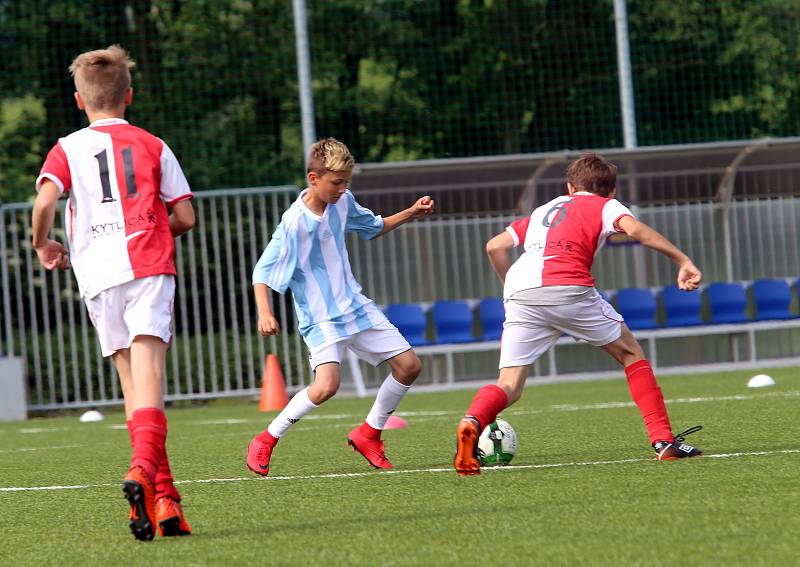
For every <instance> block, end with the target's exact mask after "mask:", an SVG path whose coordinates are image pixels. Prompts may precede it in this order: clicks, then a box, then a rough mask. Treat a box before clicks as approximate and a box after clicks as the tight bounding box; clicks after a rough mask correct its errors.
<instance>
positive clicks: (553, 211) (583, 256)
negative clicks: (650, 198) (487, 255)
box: [503, 191, 633, 304]
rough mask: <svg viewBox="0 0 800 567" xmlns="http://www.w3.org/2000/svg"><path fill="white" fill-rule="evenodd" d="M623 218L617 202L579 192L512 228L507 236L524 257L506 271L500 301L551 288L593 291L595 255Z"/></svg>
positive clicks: (623, 211)
mask: <svg viewBox="0 0 800 567" xmlns="http://www.w3.org/2000/svg"><path fill="white" fill-rule="evenodd" d="M624 216H631V217H632V216H633V214H632V213H631V211H630V210H629V209H628V208H627V207H626V206H625V205H623V204H622V203H620V202H619V201H617V200H616V199H610V198H607V197H600V196H598V195H594V194H592V193H587V192H584V191H579V192H576V193H575V194H573V195H571V196H570V195H564V196H561V197H556V198H555V199H553V200H552V201H550V202H549V203H546V204H544V205H542V206H541V207H537V208H536V209H535V210H534V211H533V213H532V214H531V215H530V216H529V217H526V218H524V219H520V220H518V221H515V222H513V223H512V224H511V226H509V227H507V228H506V230H507V231H508V232H509V234H511V237H512V238H513V239H514V245H515V246H519V245H523V246H524V247H525V252H524V253H523V254H522V256H520V257H519V258H518V259H517V261H516V262H514V264H513V265H512V266H511V269H510V270H509V271H508V274H507V275H506V283H505V287H504V290H503V296H504V297H505V298H506V299H509V298H511V297H513V296H515V295H516V294H519V293H520V292H523V291H525V290H531V289H538V288H546V287H551V286H586V287H591V286H594V278H593V277H592V263H593V262H594V257H595V254H597V251H598V250H599V249H600V247H601V246H603V243H604V242H605V241H606V238H607V237H608V236H609V235H611V234H613V233H615V232H620V229H619V228H618V226H617V221H619V219H621V218H622V217H624ZM528 295H530V294H528ZM548 304H549V302H548Z"/></svg>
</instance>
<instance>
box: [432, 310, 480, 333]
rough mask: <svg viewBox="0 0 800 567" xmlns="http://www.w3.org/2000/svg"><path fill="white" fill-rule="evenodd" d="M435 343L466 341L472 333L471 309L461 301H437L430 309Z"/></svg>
mask: <svg viewBox="0 0 800 567" xmlns="http://www.w3.org/2000/svg"><path fill="white" fill-rule="evenodd" d="M431 312H432V313H433V325H434V327H436V342H437V343H468V342H470V341H474V340H475V337H474V336H473V335H472V310H471V309H470V308H469V305H467V304H466V303H465V302H463V301H437V302H436V303H434V304H433V308H432V309H431Z"/></svg>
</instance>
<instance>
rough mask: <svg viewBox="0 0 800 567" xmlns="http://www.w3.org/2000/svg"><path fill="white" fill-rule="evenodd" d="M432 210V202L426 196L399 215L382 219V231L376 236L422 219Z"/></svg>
mask: <svg viewBox="0 0 800 567" xmlns="http://www.w3.org/2000/svg"><path fill="white" fill-rule="evenodd" d="M433 209H434V202H433V199H431V198H430V197H429V196H428V195H425V196H424V197H422V198H420V199H418V200H417V202H416V203H414V204H413V205H411V206H410V207H409V208H407V209H404V210H402V211H400V212H399V213H395V214H393V215H392V216H389V217H384V219H383V229H382V230H381V231H380V232H379V233H378V235H377V236H381V235H382V234H386V233H387V232H390V231H392V230H394V229H396V228H397V227H398V226H400V225H402V224H405V223H407V222H408V221H410V220H413V219H417V218H420V217H424V216H426V215H429V214H431V213H433Z"/></svg>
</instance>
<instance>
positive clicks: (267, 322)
mask: <svg viewBox="0 0 800 567" xmlns="http://www.w3.org/2000/svg"><path fill="white" fill-rule="evenodd" d="M280 330H281V328H280V325H278V320H277V319H276V318H275V317H274V316H272V315H259V316H258V332H259V333H261V336H262V337H266V336H268V335H277V334H278V333H279V332H280Z"/></svg>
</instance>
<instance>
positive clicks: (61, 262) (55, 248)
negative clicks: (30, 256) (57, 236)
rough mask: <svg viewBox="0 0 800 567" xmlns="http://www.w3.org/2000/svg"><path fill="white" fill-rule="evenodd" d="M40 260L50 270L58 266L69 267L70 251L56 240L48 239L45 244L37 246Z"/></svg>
mask: <svg viewBox="0 0 800 567" xmlns="http://www.w3.org/2000/svg"><path fill="white" fill-rule="evenodd" d="M35 250H36V255H37V256H39V262H41V264H42V266H44V267H45V268H46V269H48V270H55V269H56V268H62V269H67V268H69V267H70V266H69V251H68V250H67V249H66V248H64V246H63V245H62V244H61V243H60V242H58V241H56V240H47V241H45V243H44V244H42V245H41V246H39V247H38V248H35Z"/></svg>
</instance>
